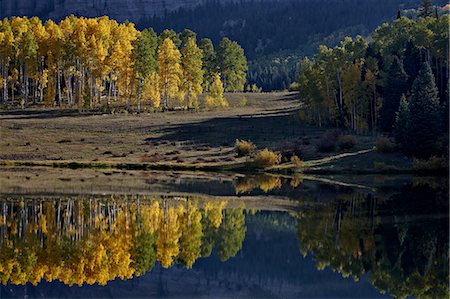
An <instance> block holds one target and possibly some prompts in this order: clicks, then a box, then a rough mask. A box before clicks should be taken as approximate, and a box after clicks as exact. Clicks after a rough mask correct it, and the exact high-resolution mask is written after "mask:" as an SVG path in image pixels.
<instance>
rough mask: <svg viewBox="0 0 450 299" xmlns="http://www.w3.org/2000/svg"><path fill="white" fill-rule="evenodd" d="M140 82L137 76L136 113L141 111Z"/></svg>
mask: <svg viewBox="0 0 450 299" xmlns="http://www.w3.org/2000/svg"><path fill="white" fill-rule="evenodd" d="M141 84H142V79H141V78H139V81H138V88H137V112H138V113H141Z"/></svg>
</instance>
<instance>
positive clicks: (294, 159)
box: [291, 155, 303, 167]
mask: <svg viewBox="0 0 450 299" xmlns="http://www.w3.org/2000/svg"><path fill="white" fill-rule="evenodd" d="M291 162H292V164H294V165H295V166H297V167H301V166H303V161H302V160H301V159H300V158H299V157H298V156H297V155H293V156H292V157H291Z"/></svg>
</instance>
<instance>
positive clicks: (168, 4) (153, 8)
mask: <svg viewBox="0 0 450 299" xmlns="http://www.w3.org/2000/svg"><path fill="white" fill-rule="evenodd" d="M201 1H202V0H50V1H40V0H2V1H0V17H2V18H3V17H9V16H21V15H26V16H39V17H41V18H51V19H57V20H58V19H62V18H64V17H65V16H67V15H70V14H74V15H79V16H85V17H96V16H102V15H107V16H109V17H110V18H113V19H116V20H118V21H125V20H133V21H137V20H140V19H142V18H146V17H152V16H153V15H155V14H156V15H161V14H163V13H164V11H165V10H168V11H172V10H176V9H178V8H180V7H192V6H194V5H197V4H199V3H201Z"/></svg>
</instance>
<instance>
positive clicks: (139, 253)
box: [131, 231, 156, 276]
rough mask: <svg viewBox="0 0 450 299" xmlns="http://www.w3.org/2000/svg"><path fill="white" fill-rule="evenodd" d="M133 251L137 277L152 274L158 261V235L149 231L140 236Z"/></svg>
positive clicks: (132, 256) (132, 255)
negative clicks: (156, 246)
mask: <svg viewBox="0 0 450 299" xmlns="http://www.w3.org/2000/svg"><path fill="white" fill-rule="evenodd" d="M133 244H134V246H133V248H132V250H131V259H132V260H133V262H134V263H133V267H134V269H135V271H136V272H135V273H136V275H137V276H140V275H143V274H144V273H146V272H150V271H151V270H152V269H153V267H154V266H155V261H156V251H155V245H156V235H155V234H151V233H150V232H147V231H142V232H140V233H139V234H138V236H137V238H136V240H135V242H134V243H133Z"/></svg>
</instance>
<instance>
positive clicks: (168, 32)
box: [158, 29, 181, 47]
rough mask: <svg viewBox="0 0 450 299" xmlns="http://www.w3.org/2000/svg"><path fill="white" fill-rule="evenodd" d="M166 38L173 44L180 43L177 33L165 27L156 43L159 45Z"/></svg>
mask: <svg viewBox="0 0 450 299" xmlns="http://www.w3.org/2000/svg"><path fill="white" fill-rule="evenodd" d="M166 38H170V39H171V40H172V42H173V43H174V44H175V46H177V47H179V46H180V45H181V40H180V37H179V36H178V34H177V33H176V32H175V31H174V30H172V29H165V30H164V31H163V32H161V34H160V35H159V37H158V45H161V44H162V43H163V42H164V40H165V39H166Z"/></svg>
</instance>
